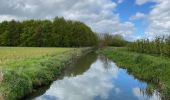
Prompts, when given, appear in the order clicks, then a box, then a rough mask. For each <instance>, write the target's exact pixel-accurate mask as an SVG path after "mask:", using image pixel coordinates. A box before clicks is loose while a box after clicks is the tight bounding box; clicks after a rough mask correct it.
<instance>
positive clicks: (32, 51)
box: [0, 47, 74, 65]
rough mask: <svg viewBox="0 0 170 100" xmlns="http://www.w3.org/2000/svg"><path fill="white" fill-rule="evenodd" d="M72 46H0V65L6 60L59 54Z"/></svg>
mask: <svg viewBox="0 0 170 100" xmlns="http://www.w3.org/2000/svg"><path fill="white" fill-rule="evenodd" d="M73 49H74V48H36V47H34V48H33V47H15V48H14V47H0V65H1V64H5V63H7V62H11V61H16V60H24V59H28V58H29V59H30V58H39V57H42V56H47V55H50V54H60V53H63V52H66V51H69V50H73Z"/></svg>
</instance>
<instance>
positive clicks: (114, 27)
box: [0, 0, 135, 36]
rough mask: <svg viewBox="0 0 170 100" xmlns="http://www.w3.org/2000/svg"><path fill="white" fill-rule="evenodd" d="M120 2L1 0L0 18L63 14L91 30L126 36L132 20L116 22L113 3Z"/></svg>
mask: <svg viewBox="0 0 170 100" xmlns="http://www.w3.org/2000/svg"><path fill="white" fill-rule="evenodd" d="M122 2H123V0H118V1H117V3H115V2H113V1H112V0H71V1H68V0H24V1H23V0H15V1H14V0H1V1H0V19H1V21H2V20H6V19H7V20H8V19H9V17H8V16H11V17H12V18H15V19H19V20H23V19H25V18H27V19H32V18H34V19H51V18H54V17H55V16H59V17H61V16H63V17H65V18H66V19H72V20H79V21H82V22H85V23H86V24H87V25H89V26H90V27H91V28H92V29H93V31H95V32H100V33H104V32H109V33H113V34H115V33H120V34H123V35H124V36H127V35H129V34H132V33H133V31H134V29H135V28H134V25H133V23H131V22H120V21H119V15H118V14H116V13H114V10H115V8H116V7H117V5H118V4H119V3H122ZM6 15H7V16H6ZM2 16H3V17H2Z"/></svg>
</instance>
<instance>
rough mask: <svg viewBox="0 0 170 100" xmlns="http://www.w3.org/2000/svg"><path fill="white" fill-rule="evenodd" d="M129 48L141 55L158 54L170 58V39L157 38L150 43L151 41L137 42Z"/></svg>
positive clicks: (142, 40)
mask: <svg viewBox="0 0 170 100" xmlns="http://www.w3.org/2000/svg"><path fill="white" fill-rule="evenodd" d="M128 48H129V50H131V51H135V52H139V53H148V54H156V55H160V56H168V57H170V37H167V38H164V37H163V38H160V37H157V38H155V39H154V40H152V41H149V39H146V40H145V39H141V40H137V41H135V42H133V43H131V44H129V46H128Z"/></svg>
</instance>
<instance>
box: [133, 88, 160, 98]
mask: <svg viewBox="0 0 170 100" xmlns="http://www.w3.org/2000/svg"><path fill="white" fill-rule="evenodd" d="M132 91H133V93H134V95H135V96H136V97H137V98H138V99H139V100H161V96H160V94H159V93H158V92H157V91H154V92H153V93H152V95H151V96H147V95H146V94H145V91H144V90H141V89H140V88H138V87H135V88H133V90H132Z"/></svg>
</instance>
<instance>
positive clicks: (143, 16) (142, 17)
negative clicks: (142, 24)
mask: <svg viewBox="0 0 170 100" xmlns="http://www.w3.org/2000/svg"><path fill="white" fill-rule="evenodd" d="M144 18H146V15H145V14H144V13H141V12H137V13H136V14H135V15H134V16H132V17H130V20H139V19H144Z"/></svg>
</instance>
